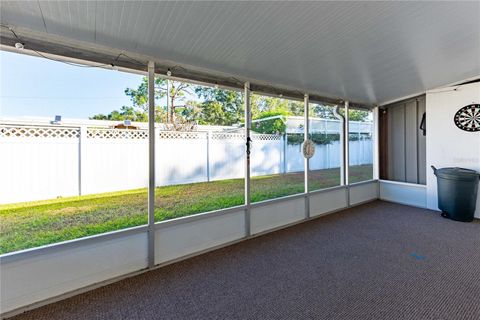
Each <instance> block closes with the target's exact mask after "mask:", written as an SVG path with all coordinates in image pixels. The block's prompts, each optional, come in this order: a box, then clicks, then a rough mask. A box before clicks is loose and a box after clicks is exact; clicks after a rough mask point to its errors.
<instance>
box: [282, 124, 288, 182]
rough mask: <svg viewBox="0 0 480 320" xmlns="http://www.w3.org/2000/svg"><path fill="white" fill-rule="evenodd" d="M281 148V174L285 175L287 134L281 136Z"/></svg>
mask: <svg viewBox="0 0 480 320" xmlns="http://www.w3.org/2000/svg"><path fill="white" fill-rule="evenodd" d="M282 147H283V168H282V170H283V173H284V174H285V173H287V133H284V134H283V135H282Z"/></svg>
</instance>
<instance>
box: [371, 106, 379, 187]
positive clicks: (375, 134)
mask: <svg viewBox="0 0 480 320" xmlns="http://www.w3.org/2000/svg"><path fill="white" fill-rule="evenodd" d="M372 112H373V134H372V143H373V159H372V160H373V179H374V180H378V179H379V178H380V165H379V163H380V152H379V147H380V146H379V143H380V139H379V138H380V136H379V128H378V121H379V118H378V117H379V108H378V107H374V108H373V110H372Z"/></svg>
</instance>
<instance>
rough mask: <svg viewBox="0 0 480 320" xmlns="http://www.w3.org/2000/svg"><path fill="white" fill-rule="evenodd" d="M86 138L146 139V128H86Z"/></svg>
mask: <svg viewBox="0 0 480 320" xmlns="http://www.w3.org/2000/svg"><path fill="white" fill-rule="evenodd" d="M87 138H95V139H138V140H141V139H148V131H147V130H125V129H97V128H88V129H87Z"/></svg>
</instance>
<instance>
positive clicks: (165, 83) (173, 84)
mask: <svg viewBox="0 0 480 320" xmlns="http://www.w3.org/2000/svg"><path fill="white" fill-rule="evenodd" d="M154 91H155V101H159V100H160V99H162V98H164V97H165V96H166V95H167V91H168V98H169V100H170V101H169V103H170V108H169V110H167V112H168V114H167V119H166V122H168V123H174V122H175V116H176V112H175V108H176V106H177V105H176V101H182V100H183V99H184V98H185V96H186V95H187V94H188V93H191V85H190V84H189V83H186V82H179V81H172V80H167V79H162V78H155V89H154ZM125 94H126V95H127V96H129V97H130V100H131V101H132V103H133V105H134V106H135V107H137V108H140V109H142V110H143V111H145V112H147V111H148V78H147V77H143V79H142V82H141V83H140V85H139V86H138V87H137V88H136V89H132V88H127V89H125Z"/></svg>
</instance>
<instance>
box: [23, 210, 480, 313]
mask: <svg viewBox="0 0 480 320" xmlns="http://www.w3.org/2000/svg"><path fill="white" fill-rule="evenodd" d="M14 319H16V320H20V319H25V320H26V319H37V320H38V319H49V320H55V319H89V320H92V319H477V320H478V319H480V223H479V222H478V221H477V222H473V223H461V222H454V221H450V220H445V219H443V218H441V217H440V215H439V214H438V213H437V212H433V211H428V210H423V209H417V208H412V207H407V206H402V205H398V204H392V203H387V202H382V201H376V202H372V203H369V204H365V205H362V206H359V207H355V208H351V209H348V210H345V211H342V212H338V213H335V214H332V215H329V216H326V217H323V218H320V219H317V220H314V221H311V222H308V223H303V224H300V225H297V226H294V227H290V228H288V229H284V230H280V231H277V232H274V233H270V234H267V235H264V236H261V237H258V238H254V239H251V240H249V241H245V242H242V243H239V244H236V245H232V246H229V247H227V248H223V249H219V250H216V251H214V252H211V253H207V254H204V255H201V256H198V257H195V258H191V259H188V260H185V261H183V262H179V263H176V264H173V265H170V266H167V267H164V268H160V269H157V270H155V271H151V272H147V273H145V274H142V275H139V276H136V277H133V278H130V279H126V280H123V281H120V282H117V283H114V284H111V285H108V286H105V287H102V288H99V289H96V290H93V291H90V292H87V293H84V294H81V295H78V296H75V297H72V298H70V299H67V300H63V301H61V302H58V303H54V304H51V305H47V306H44V307H41V308H39V309H36V310H33V311H30V312H27V313H24V314H22V315H19V316H17V317H15V318H14Z"/></svg>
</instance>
